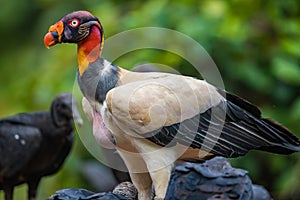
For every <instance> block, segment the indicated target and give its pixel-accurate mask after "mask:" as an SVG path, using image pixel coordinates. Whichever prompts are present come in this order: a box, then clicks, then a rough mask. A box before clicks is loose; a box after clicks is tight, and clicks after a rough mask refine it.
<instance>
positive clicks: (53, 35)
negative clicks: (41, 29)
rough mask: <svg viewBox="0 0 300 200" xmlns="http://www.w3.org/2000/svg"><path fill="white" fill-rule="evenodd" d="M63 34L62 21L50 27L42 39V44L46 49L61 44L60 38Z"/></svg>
mask: <svg viewBox="0 0 300 200" xmlns="http://www.w3.org/2000/svg"><path fill="white" fill-rule="evenodd" d="M63 32H64V23H63V22H62V21H59V22H57V23H56V24H54V25H52V26H50V28H49V32H48V33H47V34H46V35H45V37H44V44H45V46H46V47H47V48H49V47H51V46H54V45H56V44H57V43H61V37H62V34H63Z"/></svg>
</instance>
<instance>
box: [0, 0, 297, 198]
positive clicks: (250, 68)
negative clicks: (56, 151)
mask: <svg viewBox="0 0 300 200" xmlns="http://www.w3.org/2000/svg"><path fill="white" fill-rule="evenodd" d="M1 1H3V0H1ZM299 4H300V3H299V1H297V0H287V1H281V0H277V1H276V0H269V1H268V0H265V1H252V0H243V1H237V0H233V1H221V0H207V1H199V0H184V1H167V0H152V1H121V0H119V1H110V0H102V1H96V0H94V1H91V0H90V1H88V0H78V1H73V0H64V1H59V0H26V1H18V0H11V1H5V3H4V2H1V6H0V27H1V29H0V30H1V31H0V38H1V47H0V88H1V89H0V117H6V116H9V115H12V114H15V113H19V112H28V111H33V110H46V109H48V108H49V106H50V103H51V101H52V99H53V98H54V97H55V96H56V95H57V94H58V93H59V92H63V91H69V92H72V90H73V85H74V81H75V72H76V65H77V60H76V47H75V46H74V45H61V46H59V47H55V48H51V49H50V50H47V49H46V48H45V47H44V45H43V36H44V34H45V33H46V32H47V30H48V28H49V26H50V25H51V24H53V23H54V22H56V21H57V20H58V19H60V18H61V17H62V16H64V15H65V14H67V13H69V12H71V11H74V10H88V11H90V12H92V13H93V14H94V15H95V16H97V17H99V19H100V20H101V22H102V25H103V27H104V30H105V36H106V37H107V38H108V37H109V36H112V35H114V34H117V33H119V32H122V31H125V30H129V29H132V28H138V27H146V26H154V27H156V26H157V27H164V28H170V29H173V30H177V31H179V32H181V33H183V34H186V35H188V36H190V37H191V38H193V39H194V40H196V41H197V42H199V44H201V45H202V46H203V47H204V48H205V49H206V51H208V53H209V54H210V56H211V57H212V58H213V60H214V61H215V63H216V64H217V66H218V68H219V71H220V73H221V75H222V77H223V81H224V84H225V88H226V90H228V91H230V92H233V93H235V94H238V95H240V96H242V97H243V98H245V99H248V100H249V101H251V102H252V103H254V104H256V105H258V106H259V107H260V108H261V109H262V111H263V115H264V116H265V117H270V118H273V119H276V120H277V121H279V122H280V123H282V124H284V125H285V126H287V127H288V128H289V129H290V130H291V131H292V132H294V133H295V134H296V135H297V136H298V137H300V126H299V123H300V67H299V66H300V65H299V64H300V63H299V62H300V48H299V47H300V37H299V36H300V5H299ZM124 45H126V43H125V42H124ZM104 48H105V47H104ZM143 62H153V63H161V64H164V65H168V66H172V67H174V68H175V69H176V70H178V71H180V73H182V74H185V75H191V76H198V75H197V74H195V70H194V69H193V68H192V67H191V66H189V64H188V63H187V62H186V61H184V60H183V59H182V58H180V57H179V56H175V55H173V54H170V53H167V52H163V51H155V50H144V51H143V50H141V51H136V52H133V53H129V54H127V55H125V56H123V57H122V58H120V59H118V60H117V61H116V64H118V65H120V66H122V67H124V68H127V69H130V68H132V67H133V66H135V65H137V64H139V63H143ZM75 84H76V83H75ZM0 156H2V155H0ZM91 159H93V157H92V156H91V155H90V154H89V153H88V152H87V151H86V149H85V148H84V147H83V145H82V143H81V141H80V140H79V137H78V135H76V144H75V147H74V148H73V150H72V152H71V155H70V156H69V157H68V159H67V161H66V163H65V165H64V167H63V169H62V170H61V171H60V172H59V173H58V174H57V175H55V176H52V177H48V178H44V179H43V180H42V182H41V185H40V189H39V191H38V199H45V198H46V197H48V196H50V195H51V194H53V193H54V192H55V191H56V190H58V189H61V188H66V187H82V188H87V189H91V190H93V188H92V187H91V186H89V184H88V183H87V182H86V181H85V180H84V179H83V177H82V176H81V175H80V173H79V170H80V164H81V163H82V162H83V161H86V160H91ZM231 161H232V165H233V166H235V167H241V168H245V169H246V170H248V171H249V175H250V176H251V178H252V180H253V182H255V183H258V184H262V185H264V186H265V187H267V188H268V190H269V191H270V192H271V193H272V195H273V197H274V198H275V199H291V198H292V197H294V199H296V198H297V197H298V198H299V196H300V193H299V185H300V154H296V155H291V156H280V155H272V154H268V153H261V152H257V151H254V152H251V153H249V154H247V155H246V156H245V157H243V158H238V159H232V160H231ZM25 190H26V187H24V186H20V187H17V189H16V199H20V200H22V199H25V196H26V195H25ZM2 194H3V193H2V192H0V195H1V197H0V198H3V196H2Z"/></svg>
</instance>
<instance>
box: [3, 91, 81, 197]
mask: <svg viewBox="0 0 300 200" xmlns="http://www.w3.org/2000/svg"><path fill="white" fill-rule="evenodd" d="M73 120H75V121H76V122H77V123H78V124H82V119H81V117H80V115H79V112H78V108H77V103H76V101H75V99H74V98H73V97H72V95H71V94H70V93H62V94H60V95H58V96H57V97H56V98H55V99H54V100H53V102H52V105H51V109H50V111H38V112H32V113H21V114H17V115H14V116H11V117H7V118H5V119H2V120H0V155H1V159H0V190H4V192H5V200H11V199H13V189H14V186H16V185H20V184H23V183H27V184H28V199H30V200H33V199H35V197H36V191H37V187H38V184H39V182H40V180H41V178H42V177H43V176H47V175H51V174H54V173H56V172H57V171H58V170H59V169H60V167H61V166H62V164H63V162H64V160H65V158H66V157H67V155H68V154H69V152H70V150H71V147H72V145H73V140H74V135H73V129H74V123H73Z"/></svg>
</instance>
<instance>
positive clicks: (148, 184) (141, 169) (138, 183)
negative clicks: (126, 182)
mask: <svg viewBox="0 0 300 200" xmlns="http://www.w3.org/2000/svg"><path fill="white" fill-rule="evenodd" d="M119 154H120V156H121V157H122V158H123V160H124V162H125V164H126V166H127V169H128V171H129V175H130V178H131V181H132V183H133V184H134V186H135V187H136V189H137V190H138V199H139V200H149V199H152V198H151V197H152V180H151V177H150V175H149V173H148V170H147V166H146V164H145V162H144V160H143V159H142V158H141V157H140V156H139V155H137V154H135V153H127V152H126V151H124V152H123V151H122V150H120V149H119Z"/></svg>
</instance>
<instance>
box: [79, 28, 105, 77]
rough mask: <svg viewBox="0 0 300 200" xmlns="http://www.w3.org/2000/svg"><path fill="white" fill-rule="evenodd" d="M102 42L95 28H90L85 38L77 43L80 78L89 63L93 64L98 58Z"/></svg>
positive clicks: (98, 31)
mask: <svg viewBox="0 0 300 200" xmlns="http://www.w3.org/2000/svg"><path fill="white" fill-rule="evenodd" d="M103 42H104V40H103V36H101V34H100V30H99V28H98V27H96V26H93V27H92V29H91V33H90V34H89V36H88V37H87V38H85V39H84V40H82V41H80V42H78V48H77V56H78V70H79V75H80V76H82V74H83V73H84V72H85V70H87V68H88V66H89V63H92V62H95V61H96V60H97V59H98V58H99V56H100V53H101V49H102V44H103Z"/></svg>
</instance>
